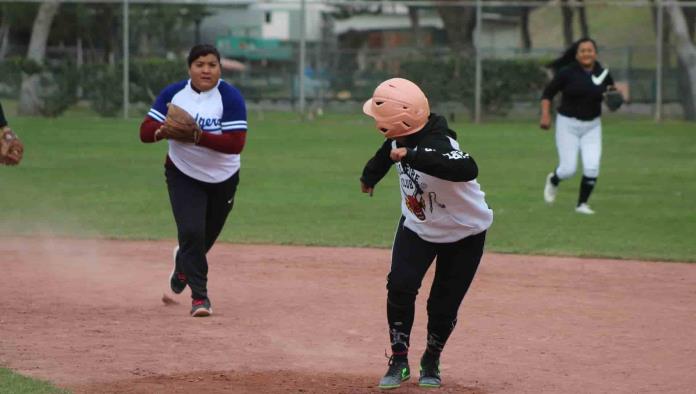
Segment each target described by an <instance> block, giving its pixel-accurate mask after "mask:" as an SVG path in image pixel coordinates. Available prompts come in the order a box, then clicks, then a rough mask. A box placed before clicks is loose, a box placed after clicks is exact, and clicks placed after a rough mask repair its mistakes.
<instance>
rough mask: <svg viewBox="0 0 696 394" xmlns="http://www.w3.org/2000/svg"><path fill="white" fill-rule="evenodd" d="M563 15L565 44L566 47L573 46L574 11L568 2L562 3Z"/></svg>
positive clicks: (564, 0)
mask: <svg viewBox="0 0 696 394" xmlns="http://www.w3.org/2000/svg"><path fill="white" fill-rule="evenodd" d="M561 15H562V16H563V42H564V43H565V46H566V47H569V46H570V45H571V44H573V41H574V40H573V9H572V8H571V7H570V6H569V5H568V0H563V1H562V2H561Z"/></svg>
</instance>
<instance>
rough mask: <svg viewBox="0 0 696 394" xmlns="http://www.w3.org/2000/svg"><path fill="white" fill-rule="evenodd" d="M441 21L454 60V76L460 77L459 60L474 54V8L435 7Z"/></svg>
mask: <svg viewBox="0 0 696 394" xmlns="http://www.w3.org/2000/svg"><path fill="white" fill-rule="evenodd" d="M437 12H438V14H439V15H440V19H442V23H443V24H444V27H445V31H446V32H447V40H448V41H449V44H450V47H451V49H452V55H453V58H454V64H455V65H454V75H453V77H455V78H458V77H459V75H460V71H459V68H460V63H461V59H462V58H463V57H465V56H473V54H474V28H475V27H476V7H472V6H465V7H463V6H462V7H460V6H457V7H437Z"/></svg>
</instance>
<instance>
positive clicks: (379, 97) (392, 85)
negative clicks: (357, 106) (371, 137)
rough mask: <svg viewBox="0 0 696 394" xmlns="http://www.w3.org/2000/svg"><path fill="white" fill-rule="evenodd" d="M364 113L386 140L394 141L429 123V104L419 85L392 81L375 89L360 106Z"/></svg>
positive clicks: (407, 81)
mask: <svg viewBox="0 0 696 394" xmlns="http://www.w3.org/2000/svg"><path fill="white" fill-rule="evenodd" d="M363 112H364V113H365V114H366V115H368V116H371V117H373V118H374V119H375V122H376V126H377V129H378V130H379V131H380V132H381V133H382V134H383V135H384V136H385V137H386V138H396V137H403V136H406V135H409V134H413V133H416V132H418V131H419V130H420V129H422V128H423V127H424V126H425V124H426V123H428V116H430V105H429V104H428V98H427V97H425V93H423V91H422V90H421V89H420V88H419V87H418V85H416V84H415V83H413V82H411V81H409V80H408V79H403V78H392V79H388V80H386V81H384V82H382V83H381V84H379V86H377V89H375V92H374V93H373V94H372V98H371V99H369V100H367V101H366V102H365V104H364V105H363Z"/></svg>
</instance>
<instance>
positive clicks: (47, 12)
mask: <svg viewBox="0 0 696 394" xmlns="http://www.w3.org/2000/svg"><path fill="white" fill-rule="evenodd" d="M59 6H60V2H59V1H58V0H48V1H44V2H43V3H41V6H40V7H39V11H38V13H37V14H36V18H35V19H34V26H33V27H32V30H31V39H30V40H29V49H28V50H27V59H29V60H33V61H34V62H36V63H38V64H43V62H44V57H45V56H46V43H47V42H48V34H49V33H50V32H51V24H52V23H53V18H54V17H55V16H56V13H57V12H58V7H59ZM39 89H40V86H39V74H33V75H27V74H22V88H21V93H20V96H19V108H18V112H19V114H21V115H39V114H40V113H41V112H40V107H41V100H40V99H39Z"/></svg>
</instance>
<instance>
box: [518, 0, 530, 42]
mask: <svg viewBox="0 0 696 394" xmlns="http://www.w3.org/2000/svg"><path fill="white" fill-rule="evenodd" d="M520 36H521V38H522V49H524V51H525V52H529V51H530V50H531V49H532V34H531V33H530V31H529V7H522V8H521V9H520Z"/></svg>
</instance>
